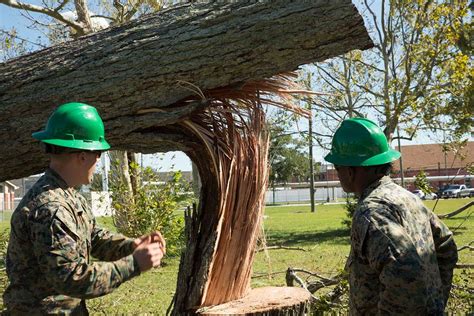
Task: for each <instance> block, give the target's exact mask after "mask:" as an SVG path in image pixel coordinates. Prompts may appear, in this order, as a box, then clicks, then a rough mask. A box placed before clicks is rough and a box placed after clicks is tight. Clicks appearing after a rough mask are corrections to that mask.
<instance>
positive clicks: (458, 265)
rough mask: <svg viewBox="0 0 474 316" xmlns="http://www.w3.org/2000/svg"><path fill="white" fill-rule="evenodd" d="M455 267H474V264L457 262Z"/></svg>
mask: <svg viewBox="0 0 474 316" xmlns="http://www.w3.org/2000/svg"><path fill="white" fill-rule="evenodd" d="M454 268H455V269H474V264H473V263H464V264H463V263H461V264H457V265H456V266H455V267H454Z"/></svg>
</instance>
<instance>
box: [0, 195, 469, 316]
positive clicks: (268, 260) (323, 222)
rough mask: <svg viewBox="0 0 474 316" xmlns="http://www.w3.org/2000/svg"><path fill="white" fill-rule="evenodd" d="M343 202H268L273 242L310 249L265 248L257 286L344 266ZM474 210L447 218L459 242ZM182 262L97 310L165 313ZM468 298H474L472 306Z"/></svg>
mask: <svg viewBox="0 0 474 316" xmlns="http://www.w3.org/2000/svg"><path fill="white" fill-rule="evenodd" d="M471 200H472V199H471ZM468 201H470V200H468V199H455V200H440V201H439V202H438V205H437V206H436V208H435V212H436V213H437V214H444V213H448V212H450V211H452V210H454V209H456V208H458V207H460V206H462V205H464V204H465V203H467V202H468ZM425 203H426V205H427V207H429V208H430V209H432V208H433V206H434V201H426V202H425ZM343 206H344V205H342V204H338V205H317V206H316V212H315V213H310V208H309V206H306V205H298V206H277V207H272V206H269V207H267V208H266V210H265V214H266V216H265V219H264V227H265V235H266V240H267V245H282V246H288V247H299V248H303V249H304V250H305V251H302V250H284V249H276V250H269V251H268V252H267V254H265V253H264V252H259V253H258V254H257V255H256V260H255V263H254V277H253V278H252V286H253V287H261V286H266V285H282V286H283V285H285V274H284V271H285V270H286V269H287V268H288V267H296V268H304V269H306V270H310V271H313V272H318V273H320V274H323V275H325V276H329V277H330V276H334V275H336V274H337V273H338V272H339V271H341V270H342V269H343V267H344V263H345V260H346V257H347V255H348V252H349V230H348V229H347V228H346V227H345V226H344V225H343V224H342V220H343V219H344V218H345V212H344V209H343ZM473 213H474V208H471V209H469V210H467V211H465V212H463V213H461V214H459V215H458V216H456V217H454V218H452V219H446V220H444V222H445V223H446V224H447V225H448V226H449V227H450V229H451V230H453V231H454V232H455V240H456V243H457V245H458V247H459V246H462V245H466V244H468V243H469V242H470V241H472V240H474V214H473ZM99 222H100V223H101V224H102V225H104V226H107V227H113V225H112V222H111V220H110V218H99ZM0 225H1V226H0V229H1V228H2V227H8V226H7V225H5V223H0ZM459 263H471V264H472V263H474V252H473V251H468V250H464V251H461V252H460V260H459ZM178 266H179V259H178V258H167V259H165V261H164V267H162V268H159V269H156V270H154V271H152V272H149V273H146V274H144V275H142V276H140V277H138V278H135V279H134V280H132V281H130V282H126V283H125V284H123V285H122V286H121V287H120V288H119V289H118V290H116V291H115V292H114V293H112V294H110V295H107V296H105V297H102V298H97V299H93V300H90V301H88V306H89V309H90V311H91V313H92V314H105V315H108V314H137V313H140V314H155V315H163V314H165V312H166V309H167V307H168V306H169V304H170V302H171V299H172V296H173V293H174V291H175V286H176V277H177V270H178ZM456 282H457V283H458V284H459V285H464V286H465V285H469V286H470V288H471V289H470V291H471V292H470V298H469V297H468V296H466V295H467V294H466V292H465V291H456V292H454V295H455V298H454V300H452V303H454V304H455V305H456V312H458V313H463V311H464V313H465V312H467V311H468V309H469V308H472V299H473V291H474V288H473V284H474V276H473V273H472V270H461V269H457V270H456ZM317 293H318V292H317ZM317 293H316V294H317ZM469 299H471V302H469ZM468 304H471V305H470V307H469V305H468ZM451 308H453V307H451ZM452 310H454V308H453V309H452Z"/></svg>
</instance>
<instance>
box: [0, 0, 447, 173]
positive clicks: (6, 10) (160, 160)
mask: <svg viewBox="0 0 474 316" xmlns="http://www.w3.org/2000/svg"><path fill="white" fill-rule="evenodd" d="M26 2H28V3H31V4H37V5H40V4H41V1H38V0H28V1H26ZM353 2H354V3H355V4H356V6H357V5H358V2H357V1H353ZM380 3H381V1H377V0H374V4H375V6H376V7H377V6H380ZM359 9H360V8H359ZM375 12H380V10H379V9H375ZM28 15H29V16H31V17H32V18H38V17H39V14H36V13H26V14H25V13H24V12H23V13H22V12H21V11H20V10H16V9H13V8H10V7H7V6H5V5H2V4H0V29H5V30H9V29H11V28H12V27H15V28H16V30H17V32H18V34H20V35H21V37H23V38H25V39H28V40H30V41H37V38H38V37H43V38H45V37H44V34H42V33H41V32H39V31H37V30H35V29H34V28H32V27H31V26H32V22H31V21H30V20H29V19H28V18H27V16H28ZM366 26H367V21H366ZM42 42H43V43H45V42H47V40H45V39H44V40H42ZM299 125H300V126H299V128H300V129H307V123H306V122H304V121H302V122H301V124H299ZM441 139H442V135H432V134H430V133H420V135H419V136H418V137H417V138H416V139H414V140H413V141H405V140H403V141H402V145H405V144H418V143H433V142H435V141H436V140H438V141H439V140H441ZM396 145H397V144H396V143H395V142H394V143H393V144H392V146H393V147H395V146H396ZM313 151H314V153H315V159H316V161H321V162H322V161H323V157H324V155H325V154H326V152H324V150H322V149H321V148H319V147H315V148H314V150H313ZM143 164H144V165H146V166H152V167H154V168H155V169H160V170H162V171H168V170H182V171H190V170H191V161H190V160H189V158H188V157H187V156H186V155H185V154H184V153H182V152H170V153H164V154H154V155H144V156H143Z"/></svg>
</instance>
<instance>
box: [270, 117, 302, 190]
mask: <svg viewBox="0 0 474 316" xmlns="http://www.w3.org/2000/svg"><path fill="white" fill-rule="evenodd" d="M290 116H291V114H290ZM293 122H294V120H292V119H289V115H288V113H282V112H281V111H279V113H278V114H276V115H274V116H273V117H272V118H271V119H270V121H269V129H270V151H269V162H270V167H271V168H270V170H271V171H270V183H274V182H277V183H286V182H289V181H291V180H292V179H297V181H300V182H301V181H303V182H307V181H308V179H309V178H310V176H311V175H310V172H309V156H308V153H307V149H308V143H307V142H306V141H305V138H306V139H307V137H304V135H303V137H304V138H302V137H301V133H303V134H305V133H306V134H307V132H304V131H300V132H292V131H291V130H290V129H289V126H288V124H289V125H292V124H291V123H293Z"/></svg>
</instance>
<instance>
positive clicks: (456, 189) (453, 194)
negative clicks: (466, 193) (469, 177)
mask: <svg viewBox="0 0 474 316" xmlns="http://www.w3.org/2000/svg"><path fill="white" fill-rule="evenodd" d="M465 189H466V186H465V185H464V184H451V185H449V186H448V188H447V189H446V190H444V191H443V195H442V197H443V198H445V199H448V198H458V197H461V190H465Z"/></svg>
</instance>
